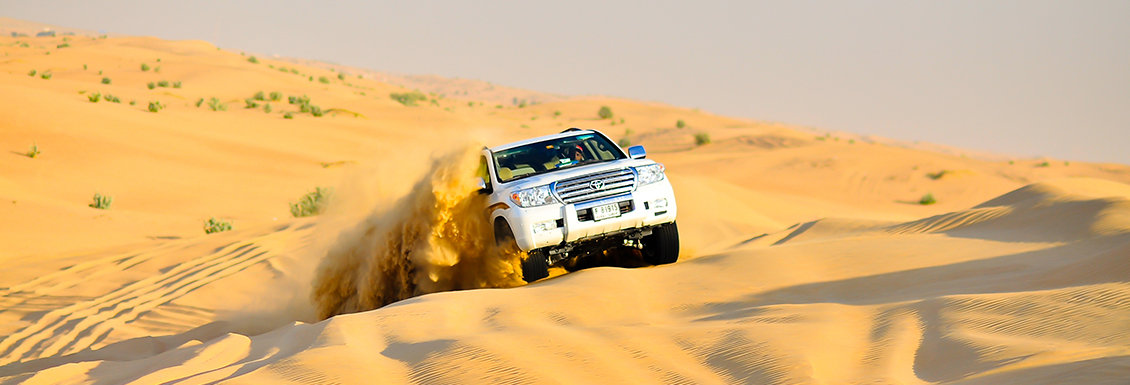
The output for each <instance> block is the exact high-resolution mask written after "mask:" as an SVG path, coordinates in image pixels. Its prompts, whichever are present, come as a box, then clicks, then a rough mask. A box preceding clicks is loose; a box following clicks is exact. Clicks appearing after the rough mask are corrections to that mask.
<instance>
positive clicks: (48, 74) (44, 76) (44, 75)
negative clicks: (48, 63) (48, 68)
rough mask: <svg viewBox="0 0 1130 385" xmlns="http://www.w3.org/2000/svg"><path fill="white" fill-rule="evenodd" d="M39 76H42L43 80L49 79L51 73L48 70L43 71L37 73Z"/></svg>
mask: <svg viewBox="0 0 1130 385" xmlns="http://www.w3.org/2000/svg"><path fill="white" fill-rule="evenodd" d="M39 77H41V78H43V80H47V79H51V73H50V72H44V73H42V74H39Z"/></svg>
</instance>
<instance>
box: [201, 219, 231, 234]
mask: <svg viewBox="0 0 1130 385" xmlns="http://www.w3.org/2000/svg"><path fill="white" fill-rule="evenodd" d="M231 229H232V225H231V221H229V220H224V219H216V217H212V218H209V219H208V220H206V221H204V234H211V233H220V232H224V231H231Z"/></svg>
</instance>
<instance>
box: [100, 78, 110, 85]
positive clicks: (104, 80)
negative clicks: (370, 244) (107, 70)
mask: <svg viewBox="0 0 1130 385" xmlns="http://www.w3.org/2000/svg"><path fill="white" fill-rule="evenodd" d="M102 84H110V78H102Z"/></svg>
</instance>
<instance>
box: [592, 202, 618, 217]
mask: <svg viewBox="0 0 1130 385" xmlns="http://www.w3.org/2000/svg"><path fill="white" fill-rule="evenodd" d="M618 216H620V204H619V203H609V204H606V205H600V206H595V207H593V208H592V219H593V220H594V221H599V220H601V219H608V218H616V217H618Z"/></svg>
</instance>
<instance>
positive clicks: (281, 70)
mask: <svg viewBox="0 0 1130 385" xmlns="http://www.w3.org/2000/svg"><path fill="white" fill-rule="evenodd" d="M279 72H290V71H287V70H286V67H279Z"/></svg>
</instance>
